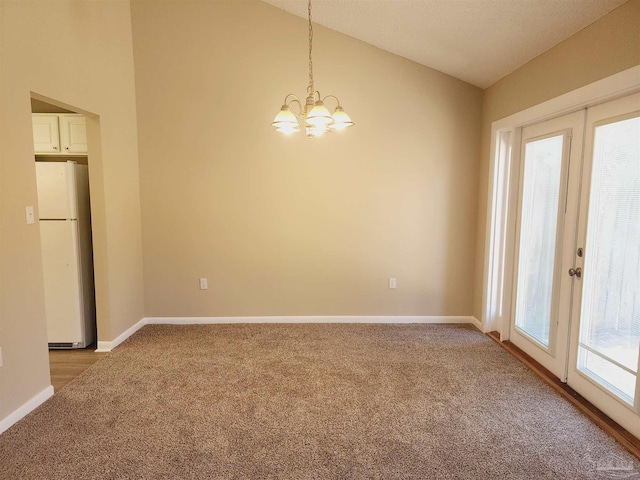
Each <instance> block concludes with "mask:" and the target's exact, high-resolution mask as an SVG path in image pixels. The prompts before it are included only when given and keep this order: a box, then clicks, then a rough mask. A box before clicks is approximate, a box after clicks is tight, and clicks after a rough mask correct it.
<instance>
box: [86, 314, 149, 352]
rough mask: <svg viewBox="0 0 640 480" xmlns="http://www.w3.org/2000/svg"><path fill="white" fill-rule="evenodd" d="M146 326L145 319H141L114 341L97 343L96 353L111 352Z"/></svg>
mask: <svg viewBox="0 0 640 480" xmlns="http://www.w3.org/2000/svg"><path fill="white" fill-rule="evenodd" d="M146 324H147V322H146V319H145V318H143V319H141V320H140V321H138V322H137V323H136V324H135V325H133V326H132V327H130V328H128V329H127V330H125V331H124V332H122V333H121V334H120V335H118V336H117V337H116V338H115V339H113V340H111V341H110V342H101V341H98V348H97V349H96V352H110V351H111V350H113V349H114V348H116V347H117V346H118V345H120V344H121V343H122V342H124V341H125V340H126V339H127V338H129V337H130V336H131V335H133V334H134V333H136V332H137V331H138V330H140V329H141V328H142V327H144V326H145V325H146Z"/></svg>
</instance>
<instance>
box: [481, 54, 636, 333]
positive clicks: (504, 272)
mask: <svg viewBox="0 0 640 480" xmlns="http://www.w3.org/2000/svg"><path fill="white" fill-rule="evenodd" d="M636 91H640V65H638V66H635V67H632V68H630V69H628V70H624V71H622V72H619V73H616V74H615V75H611V76H610V77H607V78H604V79H602V80H598V81H597V82H594V83H591V84H589V85H586V86H584V87H581V88H579V89H577V90H574V91H572V92H569V93H566V94H564V95H561V96H559V97H556V98H553V99H551V100H548V101H546V102H544V103H541V104H539V105H536V106H534V107H531V108H528V109H526V110H523V111H521V112H518V113H515V114H513V115H510V116H508V117H505V118H503V119H500V120H497V121H495V122H493V124H492V126H491V150H490V164H489V184H488V190H487V191H488V194H487V216H486V237H485V252H484V272H483V277H482V278H483V285H482V314H481V319H480V321H481V324H482V325H481V326H482V331H485V332H489V331H498V332H499V333H500V340H503V341H504V340H508V339H509V324H510V320H511V302H510V299H511V293H512V292H511V286H512V285H513V278H512V273H513V249H514V243H515V238H514V237H515V214H514V213H515V208H514V206H515V205H517V198H516V195H517V188H514V187H515V183H514V177H517V175H513V169H514V168H515V167H516V166H515V165H513V164H512V159H513V155H512V154H511V150H512V148H511V147H512V145H515V142H514V140H515V136H516V135H519V134H520V127H522V126H524V125H527V124H530V123H534V122H538V121H543V120H548V119H551V118H554V117H558V116H560V115H564V114H568V113H571V112H575V111H578V110H581V109H584V108H588V107H592V106H594V105H598V104H600V103H604V102H607V101H609V100H613V99H615V98H618V97H622V96H625V95H629V94H631V93H634V92H636ZM515 181H517V178H516V179H515ZM510 206H511V208H509V207H510Z"/></svg>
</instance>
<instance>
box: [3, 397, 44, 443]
mask: <svg viewBox="0 0 640 480" xmlns="http://www.w3.org/2000/svg"><path fill="white" fill-rule="evenodd" d="M52 396H53V386H52V385H49V386H48V387H47V388H45V389H44V390H42V391H41V392H40V393H38V394H37V395H36V396H35V397H33V398H31V399H30V400H29V401H27V402H26V403H24V404H23V405H22V406H21V407H19V408H18V409H16V410H14V411H13V412H12V413H10V414H9V415H8V416H6V417H4V418H3V419H2V420H0V434H2V433H3V432H5V431H6V430H8V429H9V428H10V427H11V426H12V425H13V424H15V423H16V422H18V421H20V420H22V419H23V418H24V417H26V416H27V415H29V413H31V412H32V411H33V410H35V409H36V408H38V407H39V406H40V405H42V404H43V403H44V402H46V401H47V400H49V399H50V398H51V397H52Z"/></svg>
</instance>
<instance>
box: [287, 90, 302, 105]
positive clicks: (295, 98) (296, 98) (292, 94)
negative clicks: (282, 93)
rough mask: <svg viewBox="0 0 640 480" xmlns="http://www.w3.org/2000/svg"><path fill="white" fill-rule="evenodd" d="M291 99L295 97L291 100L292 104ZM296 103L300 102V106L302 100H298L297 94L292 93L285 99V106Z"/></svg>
mask: <svg viewBox="0 0 640 480" xmlns="http://www.w3.org/2000/svg"><path fill="white" fill-rule="evenodd" d="M289 97H293V98H294V99H293V100H291V102H289ZM294 101H295V102H298V105H300V99H299V98H298V96H297V95H296V94H295V93H290V94H289V95H287V96H286V97H284V105H287V106H288V105H289V104H290V103H293V102H294Z"/></svg>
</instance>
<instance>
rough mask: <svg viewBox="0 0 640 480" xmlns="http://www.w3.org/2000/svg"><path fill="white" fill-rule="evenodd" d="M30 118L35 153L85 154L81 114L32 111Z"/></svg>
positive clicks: (83, 122)
mask: <svg viewBox="0 0 640 480" xmlns="http://www.w3.org/2000/svg"><path fill="white" fill-rule="evenodd" d="M31 119H32V123H33V146H34V151H35V153H36V155H86V154H87V126H86V119H85V117H84V116H83V115H77V114H57V113H34V114H33V115H32V116H31Z"/></svg>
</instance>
